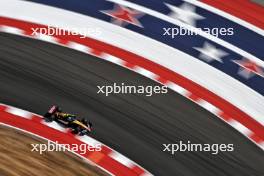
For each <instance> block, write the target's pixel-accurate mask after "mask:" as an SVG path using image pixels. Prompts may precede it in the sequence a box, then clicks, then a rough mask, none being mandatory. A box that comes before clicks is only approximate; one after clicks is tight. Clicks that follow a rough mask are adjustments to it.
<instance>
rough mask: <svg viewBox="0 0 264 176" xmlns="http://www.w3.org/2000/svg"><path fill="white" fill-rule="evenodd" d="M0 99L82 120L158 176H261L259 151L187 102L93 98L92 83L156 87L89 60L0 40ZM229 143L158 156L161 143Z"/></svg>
mask: <svg viewBox="0 0 264 176" xmlns="http://www.w3.org/2000/svg"><path fill="white" fill-rule="evenodd" d="M0 41H1V43H0V81H1V82H0V84H1V86H0V95H1V96H0V102H3V103H6V104H10V105H12V106H16V107H19V108H22V109H26V110H29V111H32V112H35V113H39V114H43V113H44V112H45V111H46V110H47V109H48V107H49V106H50V105H51V104H54V103H55V104H58V105H61V107H63V109H64V110H65V111H68V112H70V113H76V114H78V115H80V116H85V117H87V118H89V119H90V120H91V121H92V122H93V123H94V125H95V132H94V134H93V135H92V137H95V138H96V139H98V140H99V141H102V142H103V143H105V144H106V145H109V146H110V147H112V148H114V149H115V150H117V151H119V152H120V153H122V154H124V155H125V156H127V157H129V158H130V159H132V160H134V161H135V162H137V163H139V164H140V165H141V166H143V167H144V168H146V169H147V170H149V171H150V172H152V173H153V174H154V175H158V176H177V175H179V176H200V175H201V176H205V175H206V176H207V175H208V176H209V175H214V176H249V175H250V176H251V175H252V176H261V175H264V168H263V163H264V155H263V151H261V149H259V148H258V147H257V146H255V145H254V144H253V143H251V142H250V141H248V139H246V138H245V137H243V136H242V135H241V134H240V133H238V132H237V131H236V130H234V129H233V128H231V127H229V126H228V125H227V124H225V123H224V122H222V121H221V120H219V119H218V118H217V117H214V116H213V115H211V114H210V113H209V112H207V111H205V110H204V109H202V108H201V107H199V106H198V105H196V104H194V103H192V102H190V101H189V100H187V99H186V98H184V97H182V96H180V95H178V94H176V93H174V92H172V91H169V93H168V94H166V95H154V96H152V97H145V96H142V95H112V96H109V97H105V96H104V95H98V94H97V93H96V92H97V87H96V86H97V85H107V84H112V83H113V82H117V83H122V82H124V83H126V85H156V83H154V82H153V81H151V80H149V79H147V78H144V77H142V76H139V75H138V74H136V73H133V72H131V71H129V70H126V69H123V68H121V67H119V66H116V65H113V64H111V63H108V62H106V61H103V60H100V59H98V58H95V57H93V56H88V55H86V54H83V53H80V52H77V51H74V50H70V49H67V48H63V47H60V46H56V45H52V44H48V43H44V42H41V41H35V40H32V39H26V38H22V37H18V36H13V35H9V34H3V33H2V34H1V35H0ZM179 140H182V141H187V140H190V141H192V143H226V144H227V143H233V144H234V146H235V151H234V152H229V153H220V154H218V155H211V154H209V153H202V152H196V153H186V152H178V153H177V154H176V155H170V154H168V153H166V152H162V149H163V146H162V144H163V143H176V142H177V141H179Z"/></svg>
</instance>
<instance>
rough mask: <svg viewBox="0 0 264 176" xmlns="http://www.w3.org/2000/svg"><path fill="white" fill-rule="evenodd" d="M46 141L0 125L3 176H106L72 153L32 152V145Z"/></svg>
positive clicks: (0, 168)
mask: <svg viewBox="0 0 264 176" xmlns="http://www.w3.org/2000/svg"><path fill="white" fill-rule="evenodd" d="M37 143H39V144H45V143H47V141H46V140H42V139H40V138H37V137H35V136H32V135H30V134H27V133H24V132H21V131H19V130H15V129H13V128H9V127H5V126H2V125H0V175H1V176H107V175H108V174H106V173H105V172H103V171H102V170H100V169H99V168H97V167H95V166H92V165H90V164H88V163H87V162H85V161H84V160H83V159H81V158H79V157H78V156H76V155H74V154H72V153H70V152H68V151H67V152H47V153H45V154H42V155H40V154H39V153H38V152H31V149H32V146H31V144H37Z"/></svg>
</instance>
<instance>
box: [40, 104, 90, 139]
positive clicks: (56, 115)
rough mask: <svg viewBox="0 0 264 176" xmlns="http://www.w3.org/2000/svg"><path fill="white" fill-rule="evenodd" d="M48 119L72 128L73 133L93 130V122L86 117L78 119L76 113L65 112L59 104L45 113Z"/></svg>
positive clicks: (82, 133) (84, 133)
mask: <svg viewBox="0 0 264 176" xmlns="http://www.w3.org/2000/svg"><path fill="white" fill-rule="evenodd" d="M44 118H45V120H46V121H49V122H52V121H53V120H54V121H56V122H58V123H60V124H63V125H64V126H66V127H68V128H71V129H72V133H73V134H79V135H80V136H83V135H87V134H89V133H90V132H91V131H92V124H91V122H88V121H87V120H86V119H84V118H83V119H78V118H77V117H76V115H73V114H67V113H63V112H62V110H61V108H60V107H59V106H55V105H53V106H52V107H51V108H50V109H49V111H48V112H46V114H45V115H44Z"/></svg>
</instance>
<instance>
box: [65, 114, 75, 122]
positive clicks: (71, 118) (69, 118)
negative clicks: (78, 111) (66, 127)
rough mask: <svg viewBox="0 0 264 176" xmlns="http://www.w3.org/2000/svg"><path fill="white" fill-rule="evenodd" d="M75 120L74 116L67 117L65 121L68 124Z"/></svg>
mask: <svg viewBox="0 0 264 176" xmlns="http://www.w3.org/2000/svg"><path fill="white" fill-rule="evenodd" d="M75 119H76V117H75V116H74V115H68V117H67V121H68V122H72V121H74V120H75Z"/></svg>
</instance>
